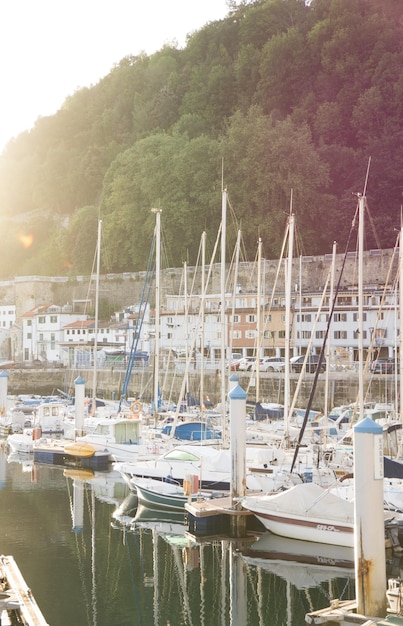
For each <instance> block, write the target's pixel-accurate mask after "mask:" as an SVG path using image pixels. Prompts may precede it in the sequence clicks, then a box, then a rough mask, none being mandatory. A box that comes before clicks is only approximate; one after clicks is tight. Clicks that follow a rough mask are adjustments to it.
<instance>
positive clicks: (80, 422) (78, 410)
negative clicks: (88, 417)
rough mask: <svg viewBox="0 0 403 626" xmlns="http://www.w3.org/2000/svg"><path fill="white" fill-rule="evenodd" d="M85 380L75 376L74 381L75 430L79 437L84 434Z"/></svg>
mask: <svg viewBox="0 0 403 626" xmlns="http://www.w3.org/2000/svg"><path fill="white" fill-rule="evenodd" d="M84 398H85V380H84V378H82V377H81V376H77V378H76V379H75V381H74V405H75V429H76V435H78V436H79V437H80V436H81V435H83V434H84Z"/></svg>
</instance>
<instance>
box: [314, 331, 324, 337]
mask: <svg viewBox="0 0 403 626" xmlns="http://www.w3.org/2000/svg"><path fill="white" fill-rule="evenodd" d="M325 334H326V331H325V330H317V331H316V332H315V337H316V339H324V338H325Z"/></svg>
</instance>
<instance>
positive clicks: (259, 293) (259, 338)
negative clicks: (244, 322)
mask: <svg viewBox="0 0 403 626" xmlns="http://www.w3.org/2000/svg"><path fill="white" fill-rule="evenodd" d="M257 263H258V266H257V307H256V313H257V320H256V326H257V348H256V354H255V357H256V361H255V375H256V402H259V401H260V367H259V365H260V358H261V357H262V356H263V354H260V352H261V347H262V346H263V337H262V240H261V238H260V237H259V244H258V255H257Z"/></svg>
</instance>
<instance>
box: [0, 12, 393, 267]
mask: <svg viewBox="0 0 403 626" xmlns="http://www.w3.org/2000/svg"><path fill="white" fill-rule="evenodd" d="M229 5H230V6H231V10H230V12H229V14H228V16H227V18H226V19H224V20H221V21H219V22H214V23H209V24H207V25H206V26H205V27H203V28H202V29H201V30H199V31H197V32H195V33H194V34H192V35H191V36H189V38H188V41H187V45H186V47H185V48H184V49H176V48H175V47H173V46H168V45H167V46H165V47H163V48H162V49H161V50H159V51H158V52H156V53H155V54H153V55H151V56H148V55H145V54H144V55H139V56H131V57H126V58H124V59H122V60H120V61H119V62H117V63H116V66H115V67H113V69H112V70H111V71H110V73H109V74H108V75H107V76H105V77H104V78H103V79H102V80H100V81H99V82H98V83H97V84H96V85H94V86H91V87H89V88H84V89H80V90H79V91H77V92H76V93H74V95H73V96H71V97H69V98H67V99H66V101H65V102H64V104H63V106H62V108H61V109H60V110H59V111H58V112H57V113H56V114H55V115H53V116H50V117H43V118H40V119H38V120H37V122H36V124H35V127H34V128H33V129H32V130H31V131H29V132H28V131H27V132H25V133H22V134H21V135H19V136H18V137H17V138H16V139H15V140H13V141H11V142H10V143H9V144H8V146H7V147H6V149H5V151H4V153H3V155H2V156H1V157H0V211H1V212H0V225H1V232H2V264H1V266H0V275H1V277H10V276H14V275H22V274H25V275H27V274H47V275H51V274H54V275H57V274H77V273H88V272H90V271H91V268H92V263H93V258H94V252H95V247H96V235H97V219H98V216H100V217H101V218H102V220H103V225H104V227H103V252H102V266H103V267H102V270H103V271H106V272H121V271H137V270H143V269H145V267H146V264H147V258H148V255H149V250H150V245H151V238H152V233H153V229H154V221H155V217H154V215H153V213H152V212H151V211H150V209H151V208H152V207H158V208H161V209H162V226H163V240H164V246H165V253H166V259H167V260H166V263H167V264H168V265H170V266H180V265H181V263H182V262H183V261H185V260H186V261H188V262H189V263H194V262H195V259H196V255H197V250H198V246H199V240H200V237H201V233H202V232H203V231H206V232H207V240H208V241H209V242H210V246H211V247H212V246H213V243H214V241H215V239H216V236H217V231H218V228H219V224H220V220H221V189H222V181H223V182H224V185H225V186H226V187H227V189H228V194H229V200H230V208H231V215H232V216H233V218H234V219H231V226H230V228H229V232H228V237H227V240H228V248H229V250H230V249H231V246H233V245H234V241H235V236H236V230H237V229H238V228H240V229H241V231H242V238H243V245H244V251H245V252H244V253H245V257H246V258H249V259H251V258H253V257H254V255H255V250H256V246H257V240H258V237H261V238H262V241H263V250H264V256H265V257H266V258H276V257H278V256H279V253H280V249H281V243H282V239H283V234H284V227H285V221H286V216H287V213H288V211H289V206H290V195H291V189H292V190H293V209H294V212H295V214H296V220H297V224H298V229H299V236H300V246H301V253H305V254H320V253H324V252H329V251H330V250H331V246H332V242H333V241H334V240H337V241H338V242H340V243H341V244H343V243H344V241H345V240H346V237H347V233H348V231H349V229H350V226H351V221H352V218H353V214H354V210H355V204H356V200H355V198H354V197H353V195H352V194H354V193H356V192H362V191H363V188H364V184H365V178H366V172H367V167H368V163H369V160H370V163H371V165H370V170H369V177H368V186H367V191H366V195H367V197H368V205H369V209H370V212H371V218H372V219H371V229H368V232H367V240H366V246H367V247H368V248H369V247H392V246H393V245H394V241H395V236H396V233H395V232H394V231H395V229H396V228H399V227H400V210H401V202H402V171H403V18H402V15H403V14H402V11H401V2H400V0H382V2H379V0H312V1H311V2H310V4H305V2H304V1H303V0H268V1H255V2H241V3H239V2H238V3H235V2H232V3H229ZM27 97H29V94H27Z"/></svg>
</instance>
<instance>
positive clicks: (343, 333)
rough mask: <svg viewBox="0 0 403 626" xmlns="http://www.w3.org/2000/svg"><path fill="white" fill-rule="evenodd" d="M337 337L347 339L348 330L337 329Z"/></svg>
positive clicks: (335, 333) (335, 336)
mask: <svg viewBox="0 0 403 626" xmlns="http://www.w3.org/2000/svg"><path fill="white" fill-rule="evenodd" d="M333 336H334V338H335V339H347V331H346V330H335V331H334V335H333Z"/></svg>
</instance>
